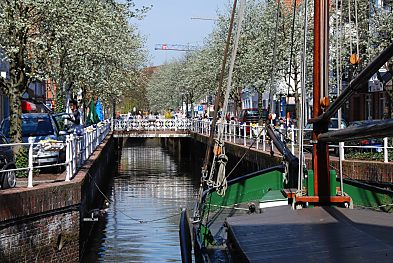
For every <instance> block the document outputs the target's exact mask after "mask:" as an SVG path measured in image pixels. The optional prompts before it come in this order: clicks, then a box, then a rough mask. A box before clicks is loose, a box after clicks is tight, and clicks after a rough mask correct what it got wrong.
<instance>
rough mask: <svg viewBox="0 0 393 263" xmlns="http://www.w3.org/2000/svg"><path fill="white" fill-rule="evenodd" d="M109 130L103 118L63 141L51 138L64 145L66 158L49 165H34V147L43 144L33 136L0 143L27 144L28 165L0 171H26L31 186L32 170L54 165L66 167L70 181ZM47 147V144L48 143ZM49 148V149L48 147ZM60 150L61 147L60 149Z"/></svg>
mask: <svg viewBox="0 0 393 263" xmlns="http://www.w3.org/2000/svg"><path fill="white" fill-rule="evenodd" d="M110 130H111V120H105V121H103V122H100V123H98V124H97V125H94V126H93V125H91V126H89V127H86V128H84V129H83V132H82V134H81V135H79V136H78V135H75V136H74V134H70V135H67V136H66V140H65V141H55V140H51V141H50V142H48V143H49V144H50V143H56V144H62V145H61V148H63V147H65V152H66V160H65V162H63V163H56V164H50V165H34V163H35V162H34V160H35V159H36V158H37V157H38V155H36V154H34V151H35V150H37V149H35V148H36V147H37V146H39V145H43V143H40V142H34V137H29V142H28V143H9V144H0V148H1V147H12V146H28V147H29V150H28V166H27V167H20V168H13V169H3V170H0V173H5V172H14V171H24V170H27V171H28V180H27V182H28V184H27V187H28V188H31V187H33V170H34V169H38V168H49V167H56V166H65V167H66V177H65V181H70V180H71V179H72V178H73V177H74V176H75V175H76V173H77V171H78V168H80V167H81V166H82V165H83V164H84V162H85V161H86V160H87V159H88V158H89V157H90V155H91V154H92V153H93V152H94V151H95V149H96V148H97V147H98V146H99V145H100V143H101V142H102V141H103V140H104V139H105V137H106V136H107V135H108V133H109V132H110ZM48 147H49V145H48ZM48 150H49V149H48ZM60 150H61V149H60Z"/></svg>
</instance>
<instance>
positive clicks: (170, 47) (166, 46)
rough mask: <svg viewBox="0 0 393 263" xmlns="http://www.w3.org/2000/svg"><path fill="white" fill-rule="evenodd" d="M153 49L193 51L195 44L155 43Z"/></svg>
mask: <svg viewBox="0 0 393 263" xmlns="http://www.w3.org/2000/svg"><path fill="white" fill-rule="evenodd" d="M154 49H155V50H174V51H193V50H196V49H197V46H192V45H179V44H156V46H155V47H154Z"/></svg>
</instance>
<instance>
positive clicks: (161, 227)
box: [84, 140, 200, 262]
mask: <svg viewBox="0 0 393 263" xmlns="http://www.w3.org/2000/svg"><path fill="white" fill-rule="evenodd" d="M191 164H195V161H192V160H191V159H190V158H189V157H182V158H180V161H178V158H176V160H175V158H174V156H172V155H171V154H169V153H168V151H167V150H165V149H163V148H161V147H160V145H159V143H158V141H153V140H147V141H145V143H143V144H142V145H138V146H136V145H135V144H131V145H129V146H127V147H125V148H123V151H122V154H121V159H120V162H119V167H118V171H117V175H116V177H115V178H114V180H113V186H112V187H111V189H110V194H109V196H110V199H111V201H112V202H111V204H110V207H109V210H108V212H107V214H106V215H105V216H104V218H102V220H101V221H100V222H99V223H98V224H97V227H95V230H94V232H95V234H94V238H93V242H92V243H91V244H90V245H89V248H88V251H87V256H86V257H85V259H86V261H89V262H94V261H98V262H181V258H180V248H179V237H178V225H179V212H180V210H179V209H180V207H188V208H191V207H192V206H193V202H194V200H195V195H196V192H197V186H198V183H199V179H198V176H195V175H193V174H192V173H195V172H196V170H197V169H194V167H191V166H190V165H191ZM197 167H200V166H199V164H197ZM165 217H166V218H165ZM161 218H165V219H162V220H160V219H161ZM141 222H142V223H141ZM84 261H85V260H84Z"/></svg>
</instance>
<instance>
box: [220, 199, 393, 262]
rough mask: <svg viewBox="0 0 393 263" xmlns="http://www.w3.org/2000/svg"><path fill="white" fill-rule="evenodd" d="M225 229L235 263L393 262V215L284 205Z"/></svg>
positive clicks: (230, 222)
mask: <svg viewBox="0 0 393 263" xmlns="http://www.w3.org/2000/svg"><path fill="white" fill-rule="evenodd" d="M227 224H228V246H229V248H230V250H231V254H232V261H233V262H356V263H359V262H373V263H376V262H393V214H387V213H382V212H376V211H371V210H366V209H345V208H333V207H315V208H305V209H301V210H292V209H291V208H290V206H281V207H273V208H268V209H265V210H264V211H263V213H261V214H252V215H239V216H233V217H230V218H227Z"/></svg>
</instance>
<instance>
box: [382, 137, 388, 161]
mask: <svg viewBox="0 0 393 263" xmlns="http://www.w3.org/2000/svg"><path fill="white" fill-rule="evenodd" d="M383 162H384V163H387V162H389V156H388V138H387V137H385V138H383Z"/></svg>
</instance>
